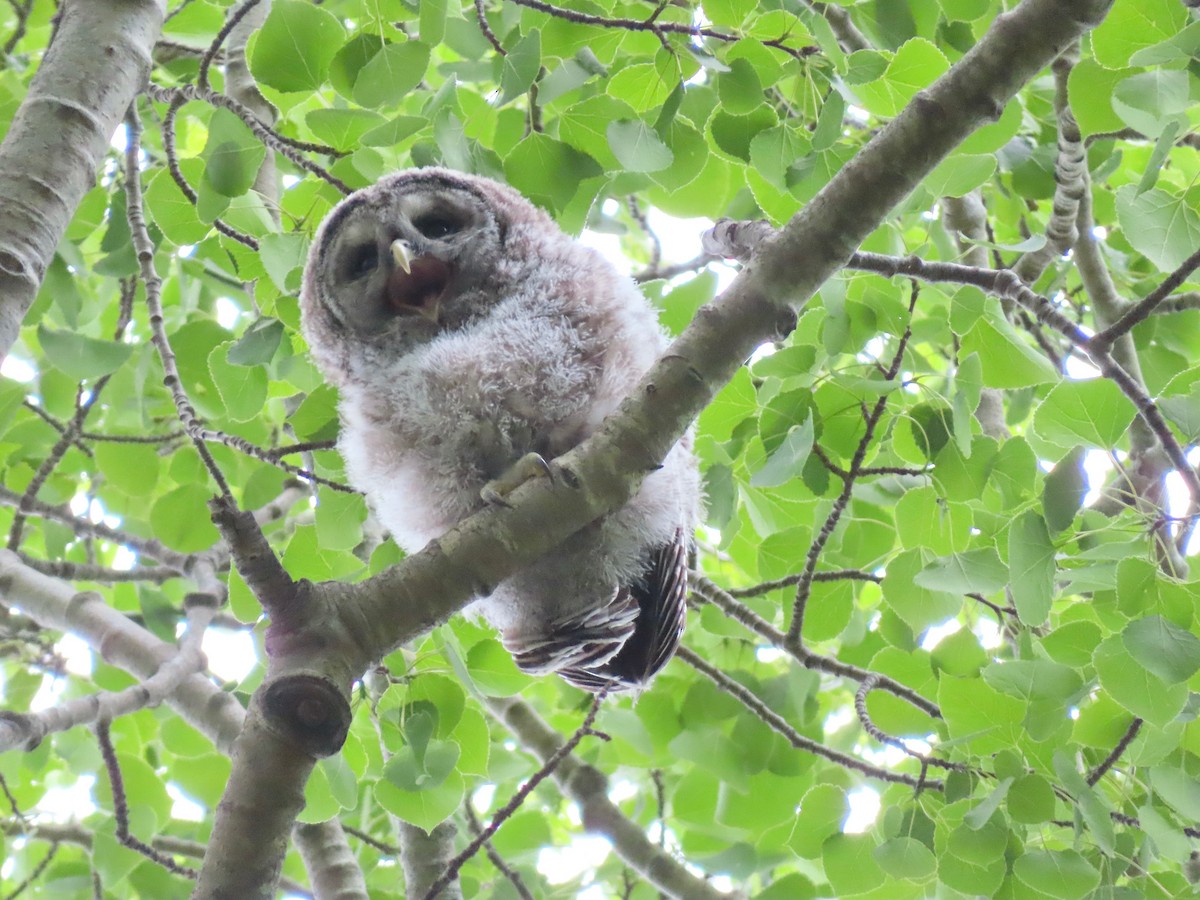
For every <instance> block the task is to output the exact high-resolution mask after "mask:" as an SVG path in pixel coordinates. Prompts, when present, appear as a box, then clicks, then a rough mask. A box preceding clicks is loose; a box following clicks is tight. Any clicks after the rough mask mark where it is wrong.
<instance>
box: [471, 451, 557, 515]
mask: <svg viewBox="0 0 1200 900" xmlns="http://www.w3.org/2000/svg"><path fill="white" fill-rule="evenodd" d="M532 478H549V479H550V480H551V481H554V473H553V472H551V471H550V464H549V463H548V462H546V460H544V459H542V457H541V455H540V454H538V453H526V454H525V455H524V456H522V457H521V458H520V459H518V460H517V461H516V462H515V463H513V464H512V465H511V466H509V468H508V470H507V471H506V472H504V474H502V475H501V476H500V477H499V478H493V479H492V480H491V481H489V482H488V483H487V484H485V485H484V486H483V490H481V491H480V492H479V496H480V497H482V498H483V502H484V503H486V504H488V505H489V506H503V507H506V508H508V509H511V508H512V504H511V503H509V502H508V500H507V499H506V498H507V497H508V495H509V494H511V493H512V492H513V491H515V490H516V489H517V488H519V487H520V486H521V485H523V484H524V483H525V482H527V481H529V480H530V479H532Z"/></svg>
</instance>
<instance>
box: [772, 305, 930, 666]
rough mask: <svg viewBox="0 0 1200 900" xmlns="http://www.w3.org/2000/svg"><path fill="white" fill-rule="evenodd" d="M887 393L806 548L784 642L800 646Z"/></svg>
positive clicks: (894, 364) (895, 363) (893, 371)
mask: <svg viewBox="0 0 1200 900" xmlns="http://www.w3.org/2000/svg"><path fill="white" fill-rule="evenodd" d="M919 295H920V290H919V289H918V286H917V285H916V284H915V283H914V285H913V289H912V299H911V300H910V301H909V304H908V314H909V317H910V319H911V317H912V312H913V309H914V308H915V307H916V305H917V297H918V296H919ZM911 336H912V327H911V325H909V326H908V327H906V328H905V329H904V334H903V335H902V336H901V338H900V343H899V346H897V348H896V352H895V354H894V355H893V356H892V361H891V364H890V365H889V366H888V368H887V370H886V371H885V372H884V380H885V381H894V380H895V379H896V376H897V375H899V374H900V364H901V363H902V362H903V361H904V352H905V350H906V349H907V348H908V340H909V338H910V337H911ZM887 399H888V398H887V395H886V394H884V395H883V396H881V397H879V398H878V399H877V400H876V401H875V405H874V407H872V408H871V410H870V412H869V413H867V414H866V416H865V419H866V427H865V428H864V430H863V436H862V438H861V440H859V442H858V447H857V448H855V451H854V457H853V458H852V459H851V460H850V468H849V469H848V470H847V471H846V474H845V475H844V476H842V492H841V493H840V494H838V497H837V499H836V500H834V501H833V508H832V509H830V511H829V515H828V516H826V518H825V521H824V523H823V524H822V525H821V530H820V531H819V532H817V536H816V538H815V539H814V540H813V542H812V544H811V545H810V546H809V548H808V555H807V556H806V557H805V561H804V569H803V570H802V571H801V573H800V579H799V581H797V583H796V599H795V602H794V604H793V606H792V624H791V627H790V628H789V629H788V632H787V634H786V635H785V636H784V641H785V643H786V644H788V645H795V646H797V647H799V646H801V643H802V636H801V633H802V631H803V628H804V611H805V608H806V607H807V605H808V598H809V596H810V595H811V592H812V583H813V577H814V575H815V573H816V569H817V561H818V560H819V559H820V558H821V551H822V550H824V548H825V544H826V543H827V542H828V541H829V538H830V537H831V536H832V535H833V532H834V529H835V528H837V524H838V522H839V521H840V520H841V518H842V514H843V513H844V512H845V511H846V507H847V506H848V505H849V503H850V495H851V493H853V491H854V483H855V481H856V480H857V479H858V477H859V474H860V469H861V468H862V464H863V460H864V459H866V456H867V449H868V448H869V447H870V444H871V439H872V438H873V437H874V435H875V428H876V426H878V424H879V421H880V419H881V418H882V417H883V413H884V410H886V409H887Z"/></svg>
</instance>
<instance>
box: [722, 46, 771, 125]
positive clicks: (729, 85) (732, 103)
mask: <svg viewBox="0 0 1200 900" xmlns="http://www.w3.org/2000/svg"><path fill="white" fill-rule="evenodd" d="M728 66H729V68H728V70H727V71H725V72H722V73H721V74H719V75H718V76H717V94H718V96H719V97H720V98H721V105H722V106H723V107H724V108H725V109H726V110H728V111H729V112H731V113H733V114H734V115H744V114H746V113H748V112H750V111H751V110H752V109H754V108H756V107H758V106H760V105H762V103H763V100H764V99H765V98H764V96H763V86H762V82H760V81H759V80H758V72H756V71H755V69H754V65H753V64H752V63H751V62H750V60H748V59H734V60H730V61H729V63H728Z"/></svg>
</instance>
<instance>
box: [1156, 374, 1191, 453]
mask: <svg viewBox="0 0 1200 900" xmlns="http://www.w3.org/2000/svg"><path fill="white" fill-rule="evenodd" d="M1158 408H1159V409H1162V410H1163V415H1165V416H1166V418H1168V419H1170V420H1171V424H1172V425H1175V426H1176V427H1177V428H1178V430H1180V432H1181V433H1182V434H1183V438H1184V440H1186V442H1187V443H1189V444H1190V443H1194V442H1195V440H1198V439H1200V383H1198V384H1195V385H1194V386H1193V388H1192V391H1190V392H1189V394H1186V395H1183V396H1175V397H1160V398H1159V400H1158Z"/></svg>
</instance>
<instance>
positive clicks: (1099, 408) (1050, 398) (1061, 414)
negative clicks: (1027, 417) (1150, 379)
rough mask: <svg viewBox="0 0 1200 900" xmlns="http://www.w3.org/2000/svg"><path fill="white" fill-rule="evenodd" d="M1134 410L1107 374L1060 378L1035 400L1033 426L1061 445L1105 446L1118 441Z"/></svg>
mask: <svg viewBox="0 0 1200 900" xmlns="http://www.w3.org/2000/svg"><path fill="white" fill-rule="evenodd" d="M1135 414H1136V409H1135V408H1134V405H1133V403H1132V401H1130V399H1129V398H1128V397H1126V396H1125V395H1124V394H1123V393H1122V392H1121V389H1120V388H1119V387H1117V386H1116V385H1115V384H1113V383H1112V382H1111V381H1109V380H1108V379H1107V378H1093V379H1091V380H1090V381H1064V382H1062V383H1060V384H1057V385H1055V386H1054V387H1053V388H1051V390H1050V393H1049V394H1047V395H1046V399H1045V400H1043V401H1042V402H1041V403H1040V404H1038V408H1037V412H1036V413H1035V414H1034V417H1033V427H1034V428H1035V429H1036V430H1037V433H1038V435H1039V436H1040V437H1043V438H1045V439H1046V440H1048V441H1050V442H1051V443H1053V444H1057V445H1058V446H1060V447H1063V448H1072V447H1074V446H1075V445H1076V444H1083V445H1084V446H1086V447H1096V448H1099V449H1101V450H1107V449H1111V448H1113V447H1116V446H1118V445H1119V443H1120V441H1121V439H1122V438H1123V437H1124V436H1125V433H1126V431H1128V429H1129V423H1130V422H1132V421H1133V417H1134V415H1135Z"/></svg>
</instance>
